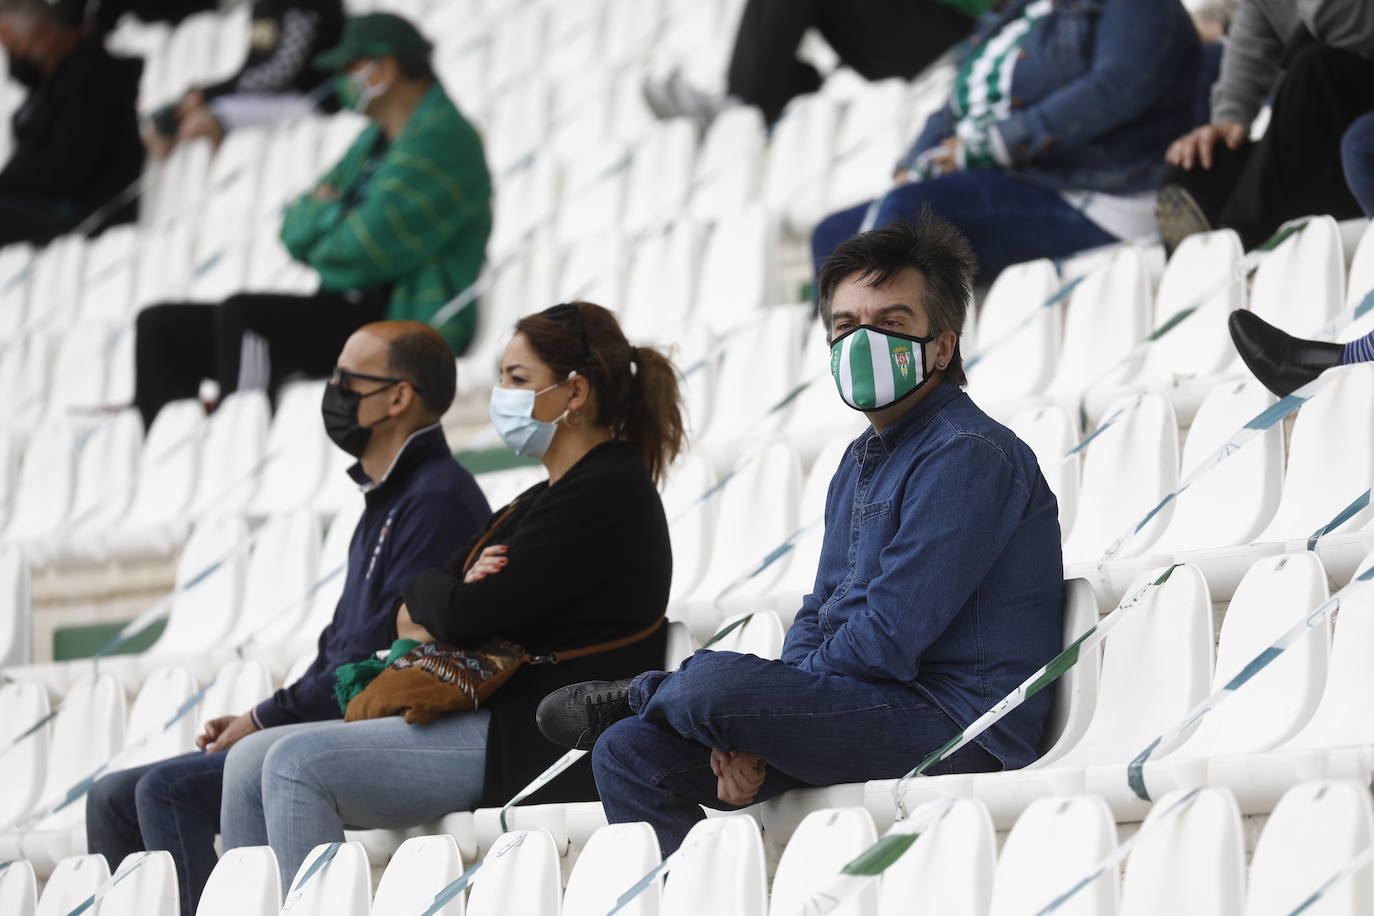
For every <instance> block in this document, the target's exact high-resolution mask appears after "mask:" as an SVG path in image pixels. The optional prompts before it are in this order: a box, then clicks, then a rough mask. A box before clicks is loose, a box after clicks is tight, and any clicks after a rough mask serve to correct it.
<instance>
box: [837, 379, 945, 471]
mask: <svg viewBox="0 0 1374 916" xmlns="http://www.w3.org/2000/svg"><path fill="white" fill-rule="evenodd" d="M961 394H963V389H961V388H960V387H959V386H958V385H956V384H954V383H953V382H946V381H942V382H941V383H940V384H939V385H936V386H935V388H934V390H932V391H931V392H930V393H929V394H927V395H926V396H925V397H924V398H922V399H921V402H920V403H919V404H917V405H916V406H915V407H913V408H911V409H910V410H908V411H907V412H906V413H905V414H903V415H902V416H901V417H900V418H899V419H898V420H897V422H896V423H893V424H892V425H891V426H889V427H888V428H887V429H885V430H883V431H882V432H881V433H879V432H875V431H874V430H873V427H872V426H870V427H869V428H868V429H866V430H865V431H864V433H863V435H861V436H860V437H859V438H858V439H856V440H855V442H854V457H855V458H859V457H860V456H862V455H863V453H864V451H865V450H866V449H867V448H868V443H869V442H870V441H871V440H873V439H877V440H878V443H879V444H880V445H881V446H882V448H883V450H884V451H885V452H887V454H889V455H890V454H892V453H893V452H894V451H896V450H897V447H898V446H899V445H901V443H902V441H903V440H904V439H906V438H908V437H910V436H911V435H912V434H913V433H915V432H916V431H917V430H919V429H921V428H922V427H924V426H925V425H926V423H928V422H929V421H930V419H931V418H932V417H934V416H935V414H936V413H937V412H938V411H939V410H940V409H941V408H942V407H944V406H945V405H946V404H948V403H949V402H950V401H952V400H954V398H956V397H958V396H959V395H961Z"/></svg>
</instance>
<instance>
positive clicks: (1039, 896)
mask: <svg viewBox="0 0 1374 916" xmlns="http://www.w3.org/2000/svg"><path fill="white" fill-rule="evenodd" d="M1115 848H1116V823H1115V821H1114V820H1113V818H1112V812H1111V809H1110V808H1108V807H1107V803H1106V802H1105V801H1103V800H1102V799H1101V798H1099V797H1097V796H1096V795H1078V796H1072V797H1049V798H1038V799H1036V800H1035V801H1033V802H1031V803H1030V805H1029V806H1028V807H1027V808H1026V810H1025V811H1024V812H1023V813H1022V814H1021V816H1020V817H1019V818H1017V819H1016V824H1015V826H1013V827H1012V828H1011V832H1010V833H1009V834H1007V841H1006V843H1005V844H1004V845H1003V846H1002V854H1001V856H1000V857H999V858H998V860H997V870H996V872H995V874H994V878H993V884H992V904H991V906H990V908H989V910H988V912H989V913H990V914H991V916H1011V914H1013V913H1014V914H1017V916H1020V914H1024V913H1038V912H1040V911H1041V910H1042V909H1043V908H1044V907H1046V906H1047V905H1049V903H1050V902H1051V901H1052V900H1054V899H1055V898H1057V897H1059V896H1060V895H1061V894H1063V893H1064V892H1065V891H1067V890H1069V889H1070V888H1072V887H1073V886H1074V885H1075V884H1077V883H1078V881H1079V880H1080V879H1082V878H1084V877H1086V876H1087V875H1088V874H1090V873H1091V872H1092V870H1093V869H1094V868H1095V867H1096V866H1097V864H1098V862H1099V861H1100V860H1101V859H1102V858H1103V857H1105V856H1107V855H1108V854H1110V853H1111V852H1112V850H1113V849H1115ZM1117 883H1118V882H1117V870H1116V869H1114V868H1109V869H1106V870H1105V871H1104V872H1103V873H1102V875H1101V876H1100V877H1098V878H1097V879H1096V880H1094V881H1093V882H1092V883H1090V884H1088V885H1087V886H1086V887H1083V888H1082V889H1080V890H1079V891H1078V892H1077V893H1076V894H1075V895H1074V896H1073V897H1072V898H1070V899H1069V900H1068V901H1067V902H1066V903H1064V904H1063V905H1061V906H1060V907H1059V908H1058V909H1057V910H1056V911H1055V912H1057V913H1061V914H1064V916H1080V914H1081V916H1110V914H1113V913H1115V912H1116V899H1117Z"/></svg>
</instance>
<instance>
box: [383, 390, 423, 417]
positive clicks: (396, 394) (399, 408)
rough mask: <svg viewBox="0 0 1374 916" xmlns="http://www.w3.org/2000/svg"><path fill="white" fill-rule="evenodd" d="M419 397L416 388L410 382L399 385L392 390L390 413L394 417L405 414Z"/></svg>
mask: <svg viewBox="0 0 1374 916" xmlns="http://www.w3.org/2000/svg"><path fill="white" fill-rule="evenodd" d="M419 397H420V395H419V394H418V393H416V391H415V386H414V385H412V384H411V383H410V382H403V383H402V384H400V385H397V386H396V387H395V388H393V389H392V390H391V407H390V409H389V410H388V413H390V414H391V415H392V416H393V417H394V416H399V415H400V414H403V413H405V412H406V411H407V410H409V409H410V405H411V404H413V403H414V402H415V400H416V399H417V398H419Z"/></svg>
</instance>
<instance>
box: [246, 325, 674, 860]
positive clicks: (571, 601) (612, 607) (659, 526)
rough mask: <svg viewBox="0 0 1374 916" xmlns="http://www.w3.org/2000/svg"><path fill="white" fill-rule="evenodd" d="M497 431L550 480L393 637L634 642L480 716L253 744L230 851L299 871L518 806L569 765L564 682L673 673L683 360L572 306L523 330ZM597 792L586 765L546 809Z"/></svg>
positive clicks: (332, 729)
mask: <svg viewBox="0 0 1374 916" xmlns="http://www.w3.org/2000/svg"><path fill="white" fill-rule="evenodd" d="M492 421H493V423H494V424H495V425H496V429H497V431H498V432H499V433H501V435H502V438H503V439H504V440H505V442H506V444H507V445H509V446H510V447H511V448H512V449H514V450H515V451H516V452H517V453H518V454H521V455H528V456H530V457H537V458H539V459H540V460H541V461H542V462H543V464H544V467H545V469H546V470H547V471H548V475H549V476H548V480H547V481H546V482H543V483H540V484H538V485H536V486H534V487H532V488H531V489H529V490H528V491H526V492H525V493H523V494H521V495H520V496H519V497H517V498H516V500H515V501H514V502H512V503H511V504H510V505H509V506H507V507H506V508H505V509H504V510H502V511H501V512H499V513H498V514H497V515H496V516H495V517H494V518H493V519H492V521H491V522H489V523H488V526H487V529H486V531H485V532H484V533H483V534H482V536H481V538H480V540H479V539H474V540H473V541H471V542H470V543H468V544H466V545H464V546H463V547H462V548H461V549H460V550H459V551H458V552H457V553H455V554H454V555H453V558H452V559H451V560H450V561H449V562H448V563H447V564H445V565H443V566H440V567H438V568H435V569H431V570H429V571H427V572H425V573H423V574H421V575H420V576H419V577H418V578H417V579H416V580H415V581H414V582H413V583H411V584H410V585H409V586H408V587H407V588H406V589H405V593H404V597H405V602H404V604H403V605H402V606H401V608H400V609H399V610H398V612H397V615H396V628H395V632H394V634H393V635H395V636H397V637H398V638H409V639H415V640H418V641H420V642H432V641H435V640H438V641H442V642H445V643H450V644H454V645H457V646H459V647H468V648H470V647H472V646H474V645H475V644H477V643H478V642H480V641H483V640H486V639H489V638H491V637H501V638H504V639H508V640H511V641H513V642H516V643H519V644H520V645H521V646H523V647H524V648H525V650H526V651H528V652H530V653H534V654H546V653H558V652H562V651H568V650H572V649H578V648H586V647H590V646H596V645H598V644H600V643H606V642H611V641H614V640H619V639H624V638H633V639H634V641H633V642H631V643H629V644H628V645H623V646H621V647H618V648H610V649H609V650H608V651H599V652H597V653H596V654H590V655H586V656H583V657H580V658H576V659H564V660H562V661H559V663H558V664H532V665H527V666H525V667H523V668H521V669H520V670H519V671H518V672H516V674H515V675H514V676H513V677H512V678H511V679H510V680H509V681H508V682H506V684H505V685H504V686H502V687H501V689H500V690H499V691H498V692H497V693H496V694H495V695H494V696H493V697H491V698H490V699H489V700H488V701H486V702H485V703H484V704H483V705H482V708H480V709H477V710H470V711H463V712H452V713H447V714H444V715H440V716H439V717H438V718H437V719H435V720H434V721H432V722H427V723H425V724H419V725H408V724H407V723H406V722H405V720H404V719H403V718H400V717H398V716H393V717H390V718H379V719H367V720H361V721H355V722H347V723H343V724H328V725H316V726H313V727H305V726H301V727H298V728H297V730H295V731H293V732H291V733H288V734H286V735H284V736H283V737H281V738H280V739H278V740H277V741H276V742H275V743H274V744H273V746H272V747H271V749H270V750H268V751H266V753H265V754H264V753H261V751H262V745H263V744H264V743H265V742H267V741H270V740H272V733H271V732H265V733H263V734H262V735H254V736H252V737H251V738H249V739H248V740H247V741H245V742H244V745H241V746H240V747H238V748H236V749H235V750H234V751H233V752H232V753H231V754H230V755H229V766H228V770H227V771H226V783H225V800H224V811H223V817H222V821H223V824H224V843H225V847H226V848H232V847H235V846H256V845H262V844H270V845H271V847H272V849H273V850H274V851H275V852H276V854H277V860H278V862H279V863H280V865H281V869H282V876H283V879H289V878H290V876H291V875H292V874H294V872H295V870H296V869H297V868H298V867H299V866H300V864H301V862H302V861H303V860H304V859H305V856H306V854H307V853H309V851H310V850H311V848H313V847H314V846H315V845H316V844H318V843H326V842H330V841H334V840H341V839H343V831H344V827H345V825H349V826H353V827H392V828H399V827H407V826H413V825H416V824H422V823H425V822H427V821H430V820H432V819H434V818H436V817H439V816H441V815H444V814H446V813H449V812H451V811H465V810H471V809H472V808H474V807H475V806H477V805H478V804H488V805H495V804H502V803H504V802H505V801H506V800H508V799H509V798H510V796H511V795H512V794H514V793H515V792H516V791H518V790H519V789H521V788H523V786H524V785H526V784H527V783H528V782H529V781H530V780H531V779H532V778H533V777H534V776H536V775H538V774H539V773H540V772H541V771H542V770H543V769H544V768H545V767H547V766H548V765H549V764H550V763H552V762H553V761H554V760H555V759H557V758H558V756H559V755H560V754H561V750H560V749H559V748H557V747H555V746H554V745H552V744H549V743H548V742H546V741H544V740H543V739H542V738H541V737H540V736H539V733H538V731H537V730H536V726H535V722H534V715H533V713H534V708H535V706H536V705H537V703H538V702H539V700H540V698H541V697H542V696H543V695H544V694H545V693H546V692H547V691H549V690H552V689H554V688H556V687H558V686H561V685H563V684H567V683H571V682H572V681H577V680H581V679H585V678H588V677H598V676H611V677H618V676H627V675H629V674H631V673H637V672H638V671H640V670H642V669H643V668H644V667H645V666H649V667H658V666H661V665H662V664H663V657H664V651H665V646H666V640H667V632H666V627H664V626H662V622H663V615H664V611H665V609H666V607H667V603H668V586H669V580H670V578H671V573H672V553H671V547H670V545H669V541H668V523H667V520H666V519H665V518H664V514H663V505H662V503H661V502H660V501H659V496H658V491H657V489H656V488H655V482H656V480H658V479H659V478H661V476H662V474H663V472H664V469H665V468H666V467H667V465H668V464H669V462H671V461H672V459H673V457H674V456H675V455H676V454H677V452H678V449H679V448H680V447H681V443H682V439H683V427H682V414H681V409H680V406H679V393H678V382H677V376H676V375H675V370H674V368H673V366H672V364H671V363H669V362H668V360H667V359H666V358H665V357H664V356H663V355H662V354H661V353H659V352H658V351H657V350H654V349H651V348H647V347H632V346H630V344H629V342H628V341H626V340H625V336H624V334H623V333H622V332H621V330H620V327H619V325H618V324H617V323H616V320H615V317H614V316H613V315H612V314H611V313H610V312H609V311H607V310H606V309H603V308H601V307H599V306H596V305H592V304H590V303H586V302H578V303H572V304H565V305H561V306H555V307H554V308H552V309H548V310H546V311H544V312H541V313H539V314H536V315H531V316H528V317H526V318H524V319H522V320H521V321H520V322H519V323H518V324H517V325H516V334H515V336H514V337H513V338H512V340H511V343H510V345H509V346H508V347H507V348H506V352H505V355H504V358H503V360H502V364H501V376H500V385H499V387H497V388H496V389H495V390H494V391H493V392H492ZM386 645H387V643H385V642H381V641H379V642H378V643H376V644H374V645H372V646H369V647H368V649H369V651H371V650H380V649H384V648H385V647H386ZM250 742H254V746H248V745H249V743H250ZM595 798H596V790H595V786H594V784H593V780H592V776H591V773H590V772H589V771H588V769H587V768H586V767H585V766H582V767H576V768H573V769H571V770H569V771H567V772H566V773H564V774H562V775H561V776H559V777H558V778H557V779H555V780H554V781H553V782H551V783H550V784H549V785H548V786H546V787H545V788H544V789H543V790H541V791H540V792H538V793H536V794H535V795H534V796H531V803H537V802H555V801H575V800H576V801H583V800H590V799H595Z"/></svg>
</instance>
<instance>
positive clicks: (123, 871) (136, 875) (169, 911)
mask: <svg viewBox="0 0 1374 916" xmlns="http://www.w3.org/2000/svg"><path fill="white" fill-rule="evenodd" d="M179 901H180V897H179V896H178V894H177V867H176V863H174V862H173V861H172V854H171V853H170V852H166V851H165V850H159V851H157V852H135V853H131V854H129V855H128V856H126V857H125V859H124V861H123V862H121V863H119V868H118V869H116V870H115V873H114V875H113V877H112V880H111V882H110V886H109V888H108V889H107V890H106V891H105V893H104V895H103V896H102V897H101V898H100V903H99V907H100V909H99V912H100V913H101V914H102V916H178V914H179V913H180V907H181V904H180V902H179Z"/></svg>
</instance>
